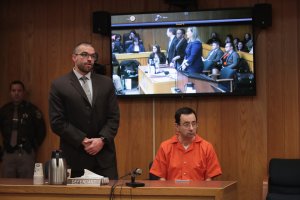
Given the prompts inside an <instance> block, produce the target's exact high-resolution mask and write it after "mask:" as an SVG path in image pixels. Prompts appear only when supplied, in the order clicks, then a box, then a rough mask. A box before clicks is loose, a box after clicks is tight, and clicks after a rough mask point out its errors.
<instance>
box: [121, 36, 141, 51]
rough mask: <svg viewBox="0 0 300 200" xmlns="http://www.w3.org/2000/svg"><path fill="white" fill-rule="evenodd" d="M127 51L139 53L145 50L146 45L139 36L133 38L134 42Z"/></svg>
mask: <svg viewBox="0 0 300 200" xmlns="http://www.w3.org/2000/svg"><path fill="white" fill-rule="evenodd" d="M126 52H127V53H139V52H145V47H144V45H143V44H142V43H141V42H140V40H139V38H137V37H135V38H133V43H132V44H131V45H129V47H128V49H127V50H126Z"/></svg>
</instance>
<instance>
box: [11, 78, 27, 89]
mask: <svg viewBox="0 0 300 200" xmlns="http://www.w3.org/2000/svg"><path fill="white" fill-rule="evenodd" d="M13 85H21V86H22V88H23V90H25V85H24V83H23V82H22V81H20V80H14V81H12V82H11V83H10V85H9V89H10V90H11V87H12V86H13Z"/></svg>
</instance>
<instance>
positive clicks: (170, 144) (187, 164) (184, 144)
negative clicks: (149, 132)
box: [150, 107, 222, 181]
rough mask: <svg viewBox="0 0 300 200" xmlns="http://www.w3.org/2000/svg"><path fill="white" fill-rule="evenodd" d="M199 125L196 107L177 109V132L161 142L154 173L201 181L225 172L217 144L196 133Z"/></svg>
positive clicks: (166, 176)
mask: <svg viewBox="0 0 300 200" xmlns="http://www.w3.org/2000/svg"><path fill="white" fill-rule="evenodd" d="M197 126H198V125H197V116H196V112H195V111H194V110H193V109H191V108H188V107H183V108H180V109H178V110H177V111H176V113H175V128H176V134H175V135H174V136H173V137H171V138H170V139H168V140H166V141H164V142H163V143H162V144H161V145H160V148H159V150H158V152H157V154H156V157H155V160H154V161H153V164H152V167H151V169H150V173H151V174H153V175H155V176H157V177H159V178H160V180H200V181H204V180H206V181H209V180H212V178H214V177H216V176H218V175H221V174H222V171H221V167H220V164H219V161H218V158H217V155H216V153H215V151H214V148H213V146H212V145H211V144H210V143H209V142H207V141H206V140H204V139H202V138H201V137H200V136H199V135H197V134H196V129H197Z"/></svg>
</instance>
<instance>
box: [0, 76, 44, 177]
mask: <svg viewBox="0 0 300 200" xmlns="http://www.w3.org/2000/svg"><path fill="white" fill-rule="evenodd" d="M10 95H11V99H12V101H11V102H9V103H7V104H5V105H4V106H2V107H1V108H0V130H1V133H2V139H3V151H4V154H3V158H2V177H3V178H32V177H33V172H34V163H35V157H36V151H37V149H38V147H39V146H40V145H41V144H42V142H43V140H44V138H45V135H46V129H45V122H44V119H43V117H42V113H41V112H40V111H39V109H38V108H37V107H36V106H35V105H33V104H32V103H30V102H28V101H25V100H24V96H25V86H24V84H23V83H22V82H21V81H18V80H17V81H13V82H12V83H11V84H10Z"/></svg>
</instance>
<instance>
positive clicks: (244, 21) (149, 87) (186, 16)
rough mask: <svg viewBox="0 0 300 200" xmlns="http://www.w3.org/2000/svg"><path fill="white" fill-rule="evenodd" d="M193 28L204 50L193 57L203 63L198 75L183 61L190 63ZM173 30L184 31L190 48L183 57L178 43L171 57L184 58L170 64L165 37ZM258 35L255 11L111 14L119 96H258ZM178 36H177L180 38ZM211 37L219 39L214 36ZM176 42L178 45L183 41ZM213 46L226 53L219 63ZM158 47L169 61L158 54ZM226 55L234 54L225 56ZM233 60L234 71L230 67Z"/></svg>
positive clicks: (115, 71)
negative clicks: (212, 57) (189, 35)
mask: <svg viewBox="0 0 300 200" xmlns="http://www.w3.org/2000/svg"><path fill="white" fill-rule="evenodd" d="M189 27H195V28H196V30H197V32H198V36H199V39H200V41H201V51H199V52H196V53H195V54H194V55H193V56H194V57H193V59H196V60H197V59H198V60H199V59H201V60H202V62H203V65H202V69H201V71H198V72H193V71H188V70H187V69H185V70H183V68H182V67H181V66H182V64H181V63H180V62H179V60H180V59H182V60H184V59H187V60H188V59H190V58H189V57H188V53H187V46H188V45H189V44H188V43H189V41H188V40H189V38H187V29H188V28H189ZM170 28H171V29H173V30H174V29H175V31H178V30H179V29H183V30H184V32H185V33H184V38H185V40H186V41H187V45H186V46H185V47H184V48H185V49H184V51H183V53H181V54H180V53H179V51H180V50H179V45H178V46H175V47H174V49H175V50H174V55H173V56H174V57H176V56H179V57H180V59H179V60H175V61H172V60H173V59H170V61H169V62H168V59H169V58H171V56H170V55H171V53H172V52H171V51H173V50H172V49H171V47H170V38H171V37H169V35H168V33H167V32H168V30H169V29H170ZM254 33H255V31H254V30H253V25H252V8H239V9H223V10H204V11H193V12H164V13H138V14H135V13H127V14H117V15H112V16H111V44H112V45H111V51H112V67H113V69H112V70H111V71H112V79H113V82H114V84H115V88H116V93H117V95H120V96H171V95H174V96H184V95H189V96H197V95H250V96H252V95H255V94H256V82H255V62H254V58H255V44H254V38H255V35H254ZM176 34H177V32H175V35H174V36H173V37H175V38H177V35H176ZM213 34H214V35H216V36H217V37H212V35H213ZM246 35H248V37H247V38H246ZM227 38H230V39H231V43H232V51H228V52H227V49H226V47H225V46H226V44H227V42H228V41H227ZM177 41H178V43H177V44H179V41H181V39H180V38H177ZM216 41H217V42H216ZM213 43H217V44H218V45H219V47H220V50H221V51H222V52H223V55H222V56H223V57H224V58H221V59H219V60H218V62H216V61H215V60H214V61H212V62H210V60H209V58H210V54H213V52H214V51H213V50H214V49H213V45H214V44H213ZM154 46H155V47H154ZM157 48H159V51H160V52H161V54H164V56H165V57H166V58H165V59H161V57H160V56H157V55H158V54H155V53H156V51H157ZM176 48H178V49H176ZM181 51H182V50H181ZM232 52H235V53H234V54H232ZM227 53H228V55H236V56H235V57H234V58H232V59H230V56H228V58H226V57H225V54H227ZM153 56H154V57H153ZM174 57H173V58H174ZM158 58H159V59H158ZM226 59H227V60H226ZM230 62H233V63H234V66H233V67H231V65H230V67H227V66H226V64H227V65H228V66H229V63H230ZM190 67H192V66H190ZM197 67H198V66H197Z"/></svg>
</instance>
